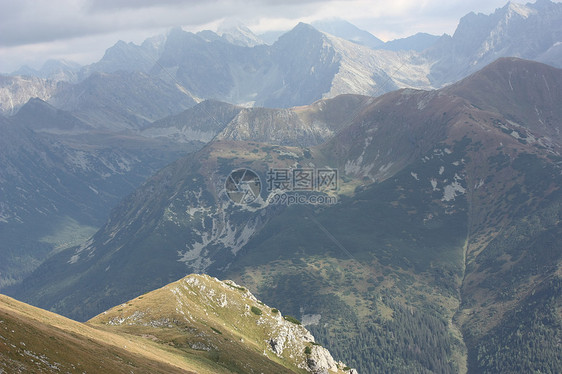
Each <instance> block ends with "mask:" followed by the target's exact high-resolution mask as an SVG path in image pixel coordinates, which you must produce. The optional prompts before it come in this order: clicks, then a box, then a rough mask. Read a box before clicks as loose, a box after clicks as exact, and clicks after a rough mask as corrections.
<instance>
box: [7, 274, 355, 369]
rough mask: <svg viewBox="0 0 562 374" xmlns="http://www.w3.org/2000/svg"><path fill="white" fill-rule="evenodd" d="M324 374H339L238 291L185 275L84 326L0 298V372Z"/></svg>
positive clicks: (299, 335) (303, 338) (308, 340)
mask: <svg viewBox="0 0 562 374" xmlns="http://www.w3.org/2000/svg"><path fill="white" fill-rule="evenodd" d="M305 350H306V352H308V353H305ZM315 365H316V366H315ZM330 366H331V369H333V370H331V371H330V372H331V373H338V372H339V373H343V372H344V371H343V370H341V369H342V368H343V367H344V365H343V364H341V363H336V362H334V361H333V359H332V358H331V355H330V354H329V352H328V351H327V350H325V349H324V348H322V347H320V346H318V345H316V344H315V343H314V338H313V337H312V335H310V333H309V332H308V331H307V330H306V329H305V328H304V327H302V326H300V325H297V324H294V323H291V322H288V321H286V320H285V319H284V318H283V316H282V315H281V313H280V312H279V311H277V310H276V309H272V308H269V307H267V306H266V305H264V304H263V303H261V302H259V301H258V300H257V299H256V298H255V297H254V296H253V295H252V294H251V293H249V292H248V291H247V290H246V289H245V288H243V287H240V286H238V285H236V284H234V283H232V282H228V281H227V282H221V281H219V280H217V279H215V278H211V277H208V276H199V275H191V276H188V277H186V278H184V279H182V280H180V281H178V282H174V283H172V284H169V285H167V286H165V287H163V288H161V289H158V290H156V291H153V292H151V293H149V294H145V295H143V296H139V297H138V298H136V299H134V300H131V301H129V302H127V303H125V304H122V305H120V306H116V307H115V308H112V309H110V310H108V311H107V312H104V313H102V314H100V315H99V316H97V317H95V318H93V319H92V320H90V321H89V322H87V323H85V324H84V323H79V322H75V321H73V320H70V319H67V318H65V317H62V316H59V315H57V314H54V313H51V312H48V311H45V310H42V309H38V308H35V307H32V306H30V305H27V304H24V303H21V302H19V301H16V300H14V299H11V298H9V297H7V296H4V295H0V372H3V371H7V372H12V371H21V370H24V371H25V370H27V371H32V372H33V371H41V372H74V371H79V372H104V373H129V372H135V373H186V372H187V373H192V372H197V373H232V372H235V373H259V372H269V373H295V372H296V373H306V372H311V371H312V372H315V371H314V369H320V368H321V367H325V368H330ZM348 372H349V371H348Z"/></svg>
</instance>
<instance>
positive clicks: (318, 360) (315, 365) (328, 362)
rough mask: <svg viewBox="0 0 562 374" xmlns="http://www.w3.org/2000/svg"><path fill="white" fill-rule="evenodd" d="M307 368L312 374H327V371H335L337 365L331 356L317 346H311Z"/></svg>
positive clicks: (324, 349)
mask: <svg viewBox="0 0 562 374" xmlns="http://www.w3.org/2000/svg"><path fill="white" fill-rule="evenodd" d="M307 361H308V362H307V363H308V367H309V368H310V370H312V372H313V373H314V374H328V371H329V370H337V368H338V365H337V363H336V361H335V360H334V358H333V357H332V354H331V353H330V352H329V351H328V350H327V349H326V348H324V347H321V346H319V345H314V346H312V353H310V356H309V357H308V360H307Z"/></svg>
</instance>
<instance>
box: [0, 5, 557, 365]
mask: <svg viewBox="0 0 562 374" xmlns="http://www.w3.org/2000/svg"><path fill="white" fill-rule="evenodd" d="M561 21H562V4H560V3H554V2H551V1H549V0H538V1H536V2H535V3H529V4H526V5H522V4H515V3H508V4H507V5H506V6H504V7H502V8H499V9H497V10H496V11H495V12H494V13H493V14H490V15H484V14H474V13H470V14H468V15H466V16H465V17H463V18H462V19H461V20H460V22H459V26H458V27H457V30H456V31H455V33H454V34H453V35H452V36H449V35H443V36H440V37H437V36H431V35H427V34H417V35H414V36H412V37H409V38H405V39H400V40H396V41H391V42H387V43H383V42H381V41H380V40H378V39H377V38H376V37H374V36H372V35H370V34H368V33H366V32H365V31H363V30H360V29H358V28H357V27H355V26H353V25H352V24H349V23H347V22H345V21H341V20H334V21H329V22H319V23H315V24H313V25H307V24H304V23H300V24H298V25H297V26H296V27H295V28H294V29H292V30H290V31H289V32H286V33H284V34H282V35H280V36H279V37H278V38H277V39H276V41H274V42H272V43H270V44H266V43H265V42H264V41H263V40H264V39H267V38H266V37H265V36H263V37H260V36H256V35H254V34H253V33H252V32H251V30H249V29H248V28H246V27H245V26H244V25H242V24H240V23H238V22H234V23H225V24H224V25H222V26H221V27H220V28H219V30H218V31H217V32H212V31H201V32H198V33H190V32H185V31H183V30H182V29H181V28H175V29H172V30H170V32H169V33H168V34H167V35H163V36H155V37H153V38H149V39H147V40H146V41H145V42H144V43H142V44H141V45H136V44H133V43H125V42H118V43H117V44H116V45H114V46H113V47H111V48H109V49H108V50H107V51H106V53H105V55H104V57H103V58H102V59H101V60H100V61H98V62H96V63H94V64H91V65H89V66H84V67H78V66H75V65H73V64H71V63H67V62H55V61H50V62H48V63H47V64H46V65H45V66H44V67H43V68H42V69H40V70H39V71H35V70H33V69H29V68H22V69H21V70H20V71H18V72H17V74H15V75H10V76H4V75H3V76H0V112H1V113H0V133H1V134H2V136H1V137H0V161H2V165H3V167H2V168H0V193H1V195H0V239H1V240H0V290H1V291H2V292H3V293H5V294H7V295H10V296H12V297H15V298H17V299H18V300H21V301H24V302H26V303H30V304H31V305H34V306H35V307H40V308H44V309H46V310H49V311H50V312H47V311H46V310H39V309H36V308H34V307H31V306H29V305H25V304H22V303H21V302H17V301H15V300H13V299H10V298H9V297H7V296H6V297H4V296H0V348H3V350H0V357H2V359H0V365H4V366H0V372H2V369H4V370H7V371H10V370H19V369H17V368H19V367H20V366H18V365H21V367H22V368H28V369H29V370H33V369H31V368H35V367H37V368H40V369H41V370H46V371H48V370H51V371H57V370H58V369H60V370H62V369H66V370H68V371H72V370H74V369H76V366H77V364H78V363H79V364H80V365H84V367H87V368H90V369H91V370H98V369H97V368H96V369H95V368H94V367H93V366H92V365H95V364H97V365H101V364H103V365H107V367H108V368H109V367H115V371H116V372H129V371H130V370H132V369H131V368H134V367H138V368H139V369H138V370H139V371H144V372H153V371H158V370H160V371H161V372H173V371H174V370H187V371H193V372H205V371H207V372H217V371H218V372H220V371H223V372H252V371H255V372H261V371H263V369H261V367H267V368H268V369H267V371H269V372H284V371H287V372H299V371H301V372H306V371H307V372H310V371H312V372H314V371H317V372H322V373H325V372H326V370H327V368H329V367H332V368H334V369H335V368H336V367H337V370H340V371H341V370H344V365H343V364H341V362H337V360H341V361H344V362H346V363H348V364H349V365H350V366H352V367H356V368H358V370H359V372H362V373H373V372H392V373H401V372H403V373H428V372H440V373H453V372H460V373H465V372H468V373H495V372H542V373H548V372H552V373H555V372H561V371H562V360H561V359H560V357H562V350H561V346H560V341H561V340H562V314H561V312H560V311H561V310H562V304H561V300H562V298H561V297H560V296H561V295H562V293H561V291H562V282H561V274H562V273H561V271H560V269H561V257H560V254H561V253H562V251H560V248H559V247H560V246H559V244H558V243H559V242H560V240H559V239H560V237H561V234H562V232H561V228H560V217H562V210H561V206H562V200H561V195H560V186H561V185H562V180H560V178H561V175H562V170H561V169H560V167H561V165H562V164H561V162H562V154H561V152H562V150H561V147H562V138H561V135H560V127H561V122H560V118H562V105H560V103H562V89H561V87H562V70H560V68H561V67H562V65H561V64H560V61H562V59H561V57H562V56H561V55H560V53H561V52H560V42H561V41H562V29H561V26H560V25H562V22H561ZM379 42H380V43H379ZM505 56H507V57H505ZM520 57H521V58H525V59H521V58H520ZM19 74H23V75H19ZM330 178H332V179H330ZM307 182H309V184H306V183H307ZM325 182H329V183H328V184H325ZM299 183H300V184H299ZM303 183H304V185H303ZM192 273H206V274H209V275H210V276H213V277H217V278H220V279H232V280H233V281H224V282H221V281H218V280H217V279H215V278H211V277H209V276H205V275H192V276H188V277H187V278H185V276H186V275H187V274H192ZM178 280H180V281H178ZM174 282H175V283H174ZM234 282H237V283H239V284H243V285H244V287H242V286H239V285H238V284H237V283H234ZM161 287H163V288H161ZM246 287H247V288H246ZM156 289H158V290H157V291H154V290H156ZM225 290H226V291H225ZM247 290H251V291H252V293H253V294H255V295H256V296H258V297H259V298H260V299H262V300H263V301H264V302H266V303H267V304H270V305H278V306H283V308H282V309H283V311H284V312H286V313H289V314H290V315H293V316H295V317H298V319H299V320H301V321H302V325H303V326H305V327H306V328H307V329H308V330H309V331H311V332H312V333H313V334H314V335H315V336H316V338H317V341H318V343H320V344H322V346H324V347H326V348H327V349H329V351H330V352H331V353H327V351H326V350H324V349H323V348H321V347H320V346H319V345H317V343H313V342H314V341H313V340H312V338H311V337H310V336H309V334H308V332H307V331H306V330H304V328H302V326H301V327H297V326H298V325H297V324H296V322H297V320H296V319H294V318H293V317H291V318H288V317H287V318H283V317H282V316H281V314H280V313H279V311H277V312H274V309H271V308H269V307H266V306H265V304H263V303H261V302H259V301H257V299H255V298H254V297H253V296H252V295H251V294H250V293H249V292H247ZM227 291H228V292H227ZM223 294H224V295H226V296H225V297H226V298H227V299H228V300H229V301H228V302H225V301H224V300H223V299H222V296H220V298H215V295H223ZM139 295H141V296H139ZM171 295H173V297H171ZM116 305H119V306H117V307H116ZM240 308H243V309H244V311H242V309H240ZM258 310H259V312H258ZM275 310H276V309H275ZM52 312H55V313H59V314H60V315H63V316H66V317H69V318H72V319H74V320H77V321H88V322H86V324H80V323H78V322H74V321H70V320H67V319H65V318H64V317H61V316H59V315H53V314H52ZM190 317H196V318H190ZM184 322H185V323H184ZM254 322H255V324H254ZM4 323H8V324H10V326H13V327H10V328H8V326H7V325H6V326H2V324H4ZM236 326H242V328H240V329H238V330H237V327H236ZM4 327H6V328H4ZM153 328H154V329H155V330H151V332H147V329H153ZM262 328H263V329H262ZM2 329H3V330H2ZM209 329H210V331H209ZM279 329H281V330H283V331H285V332H287V333H288V334H289V336H293V337H294V336H301V337H303V339H304V340H303V339H300V338H299V339H300V340H299V339H297V340H295V342H294V344H293V345H295V346H296V347H298V348H297V350H296V351H294V352H293V351H290V349H289V350H287V349H288V348H287V347H288V343H287V344H285V343H280V342H281V340H283V339H284V338H283V339H281V338H272V335H271V334H272V332H271V331H279ZM5 334H10V336H9V337H8V335H5ZM18 334H20V335H18ZM275 334H277V333H275ZM34 336H39V337H42V338H39V339H36V338H34ZM20 337H21V340H18V339H20ZM47 339H55V340H57V341H58V342H60V343H61V344H62V347H67V348H65V349H64V350H58V349H54V350H53V349H52V347H51V346H50V345H49V344H45V341H49V340H47ZM123 339H125V340H127V343H125V341H124V340H123ZM20 342H24V344H26V345H27V344H32V345H33V348H26V346H24V345H22V344H20ZM74 342H78V344H79V346H80V347H83V348H84V349H83V350H86V351H90V352H92V354H85V355H84V356H78V357H80V361H76V362H75V361H72V360H70V358H69V356H65V354H66V353H65V352H66V351H67V350H72V349H73V348H72V346H73V343H74ZM132 342H134V347H135V348H134V349H130V350H129V349H127V348H124V347H123V346H125V345H126V346H129V344H133V343H132ZM18 344H19V345H18ZM146 347H150V348H148V349H147V348H146ZM194 347H195V348H194ZM284 348H286V349H284ZM152 349H156V351H157V352H159V353H158V355H157V356H159V357H155V355H154V354H153V353H150V352H149V351H151V350H152ZM41 352H44V353H41ZM98 353H99V354H100V355H108V357H111V359H108V361H107V362H103V363H101V362H99V360H98V361H95V356H96V355H98ZM311 354H314V355H317V354H318V355H320V356H318V357H317V358H314V359H312V358H311V357H310V356H311ZM2 355H4V356H2ZM185 355H187V357H189V359H188V360H187V361H185V360H184V361H182V359H179V358H178V357H180V356H182V357H183V356H185ZM331 355H333V357H335V360H333V359H331V357H332V356H331ZM291 356H292V357H291ZM192 358H193V361H191V359H192ZM180 361H181V362H180ZM320 361H321V362H322V365H320V364H318V362H320ZM6 363H8V364H6ZM254 363H255V365H254ZM326 363H329V364H326ZM67 364H74V365H75V367H74V368H72V369H71V368H70V367H68V366H67ZM316 364H318V365H319V366H318V365H316ZM6 365H9V366H6ZM63 365H65V366H63ZM182 365H183V366H182ZM217 365H218V366H217ZM260 365H262V366H261V367H260ZM326 365H327V366H326ZM177 367H180V369H177ZM346 368H347V369H346V370H344V371H346V372H350V371H351V370H350V369H349V368H348V367H346Z"/></svg>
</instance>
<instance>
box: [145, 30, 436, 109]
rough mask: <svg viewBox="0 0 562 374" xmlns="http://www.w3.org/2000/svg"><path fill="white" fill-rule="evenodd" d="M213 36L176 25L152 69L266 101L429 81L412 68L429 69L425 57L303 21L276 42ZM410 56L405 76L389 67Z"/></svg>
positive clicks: (221, 94) (193, 87)
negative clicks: (245, 43)
mask: <svg viewBox="0 0 562 374" xmlns="http://www.w3.org/2000/svg"><path fill="white" fill-rule="evenodd" d="M210 36H211V34H209V35H207V34H204V35H202V34H201V33H199V34H192V33H187V32H183V31H181V30H179V29H176V30H173V31H172V32H171V33H170V34H169V36H168V39H167V42H166V46H165V48H164V51H163V53H162V56H161V58H160V61H159V64H158V65H156V66H155V67H154V69H153V70H152V74H153V75H156V76H158V77H160V78H161V79H163V80H168V81H169V82H170V83H172V82H180V83H181V84H182V86H183V87H184V88H185V89H186V90H187V91H188V92H190V93H191V94H192V95H193V96H194V97H198V98H213V99H217V100H223V101H226V102H230V103H234V104H238V105H256V106H267V107H290V106H294V105H302V104H308V103H311V102H314V101H316V100H319V99H321V98H323V97H334V96H337V94H340V93H346V92H354V93H361V94H375V93H382V92H386V91H389V90H392V89H394V88H396V87H397V86H404V85H406V86H408V87H409V86H414V87H426V85H425V84H424V83H425V82H424V80H425V76H424V75H423V74H419V73H418V72H415V73H413V74H410V75H408V73H411V72H412V71H413V70H415V69H417V70H419V71H423V70H424V69H425V71H429V65H426V64H425V62H424V61H423V60H420V59H416V60H412V56H411V55H406V54H396V53H394V52H388V51H382V52H377V51H373V50H371V49H370V48H367V47H363V46H360V45H357V44H355V43H351V42H348V41H346V40H343V39H341V38H336V37H333V36H328V35H326V34H323V33H321V32H319V31H318V30H316V29H314V28H313V27H311V26H309V25H306V24H299V25H297V26H296V27H295V28H294V29H293V30H291V31H290V32H288V33H286V34H284V35H283V36H281V37H280V38H279V40H277V42H275V44H273V45H272V46H266V45H263V46H256V47H254V48H248V47H241V46H238V45H234V44H231V43H227V42H225V41H224V40H223V39H222V38H221V39H211V38H210ZM404 60H406V61H411V66H409V67H408V68H404V69H403V74H402V75H401V76H399V77H398V76H397V77H392V78H391V77H389V76H388V75H387V74H386V72H385V71H387V70H385V69H389V70H390V69H392V68H394V70H393V71H397V70H398V69H397V64H399V63H400V62H402V63H403V62H404ZM412 67H413V68H412ZM170 72H173V74H172V76H173V78H172V77H171V76H170V74H171V73H170ZM420 79H421V82H420Z"/></svg>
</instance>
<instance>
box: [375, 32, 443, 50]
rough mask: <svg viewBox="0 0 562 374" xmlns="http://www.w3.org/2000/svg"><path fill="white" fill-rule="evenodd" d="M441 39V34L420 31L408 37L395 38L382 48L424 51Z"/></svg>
mask: <svg viewBox="0 0 562 374" xmlns="http://www.w3.org/2000/svg"><path fill="white" fill-rule="evenodd" d="M438 40H439V36H437V35H431V34H427V33H423V32H419V33H417V34H416V35H412V36H408V37H407V38H401V39H395V40H391V41H388V42H386V43H384V45H382V46H380V47H379V48H381V49H388V50H391V51H417V52H422V51H424V50H426V49H427V48H429V47H431V46H433V45H434V44H435V43H436V42H437V41H438Z"/></svg>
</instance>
